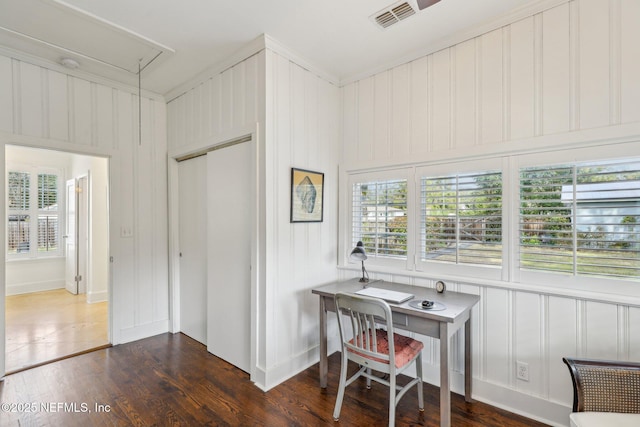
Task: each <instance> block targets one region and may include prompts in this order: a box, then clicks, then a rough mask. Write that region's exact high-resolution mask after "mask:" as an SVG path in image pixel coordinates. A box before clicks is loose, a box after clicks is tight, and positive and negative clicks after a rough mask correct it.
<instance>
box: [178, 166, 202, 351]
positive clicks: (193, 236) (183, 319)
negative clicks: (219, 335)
mask: <svg viewBox="0 0 640 427" xmlns="http://www.w3.org/2000/svg"><path fill="white" fill-rule="evenodd" d="M178 186H179V187H178V197H179V204H180V207H179V211H178V216H179V225H178V227H179V230H178V232H179V235H180V241H179V245H180V330H181V331H182V332H183V333H184V334H186V335H188V336H190V337H191V338H193V339H195V340H196V341H199V342H201V343H202V344H206V343H207V239H206V236H207V234H206V231H207V158H206V156H201V157H196V158H194V159H190V160H185V161H183V162H180V163H179V164H178Z"/></svg>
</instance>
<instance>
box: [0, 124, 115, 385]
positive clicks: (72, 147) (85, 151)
mask: <svg viewBox="0 0 640 427" xmlns="http://www.w3.org/2000/svg"><path fill="white" fill-rule="evenodd" d="M7 145H15V146H19V147H25V148H36V149H42V150H52V151H58V152H62V153H68V154H78V155H82V156H90V157H99V158H103V159H106V160H107V175H108V176H107V182H108V183H109V184H108V202H107V227H108V229H111V228H112V224H111V222H112V221H113V215H112V212H111V210H112V209H111V202H110V200H111V191H112V186H111V176H112V175H113V173H114V170H113V168H114V165H113V152H112V151H111V150H107V149H102V148H99V147H93V146H86V147H85V146H79V145H77V144H72V143H66V142H61V141H57V140H49V139H45V138H37V137H24V136H21V135H7V136H3V135H0V176H1V177H2V180H3V182H4V180H5V177H6V173H7V171H6V146H7ZM65 197H66V195H65ZM0 200H6V185H5V184H3V185H0ZM1 211H2V212H0V219H1V220H2V224H6V223H7V211H6V209H2V210H1ZM6 241H7V232H6V227H5V226H4V225H2V226H0V242H2V243H1V245H0V246H2V249H0V256H2V259H6V257H7V248H6ZM112 247H113V242H112V236H111V233H109V239H108V241H107V253H111V248H112ZM6 274H7V271H6V262H1V263H0V381H2V380H3V379H4V376H5V374H6V363H5V362H6V333H5V328H6V316H5V306H6V300H5V297H6V289H7V277H6ZM107 276H108V277H107V295H108V296H107V298H108V301H109V307H108V313H107V317H108V319H107V339H108V341H109V342H112V341H113V283H112V279H113V274H112V271H111V264H110V266H109V269H108V270H107Z"/></svg>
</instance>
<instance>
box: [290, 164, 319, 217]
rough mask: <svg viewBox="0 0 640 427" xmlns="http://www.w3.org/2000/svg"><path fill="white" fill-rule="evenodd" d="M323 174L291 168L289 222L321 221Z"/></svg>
mask: <svg viewBox="0 0 640 427" xmlns="http://www.w3.org/2000/svg"><path fill="white" fill-rule="evenodd" d="M323 201H324V174H323V173H321V172H313V171H308V170H304V169H296V168H291V222H322V207H323V206H322V204H323Z"/></svg>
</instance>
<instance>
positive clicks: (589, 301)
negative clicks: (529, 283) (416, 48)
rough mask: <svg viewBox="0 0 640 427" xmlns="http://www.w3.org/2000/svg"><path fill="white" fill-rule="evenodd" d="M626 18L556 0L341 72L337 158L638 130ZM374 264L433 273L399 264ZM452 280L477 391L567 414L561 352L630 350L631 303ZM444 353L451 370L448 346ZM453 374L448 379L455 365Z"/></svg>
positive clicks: (622, 6) (617, 0)
mask: <svg viewBox="0 0 640 427" xmlns="http://www.w3.org/2000/svg"><path fill="white" fill-rule="evenodd" d="M638 22H640V2H637V1H635V0H579V1H578V0H576V1H568V2H566V3H563V4H560V5H557V6H555V7H553V8H551V9H548V10H545V11H543V12H541V13H537V14H535V15H533V16H530V17H528V18H525V19H521V20H519V21H517V22H513V23H511V24H509V25H506V26H503V27H501V28H498V29H495V30H492V31H490V32H488V33H486V34H483V35H481V36H478V37H474V38H472V39H469V40H467V41H464V42H462V43H459V44H456V45H453V46H451V47H449V48H446V49H443V50H440V51H438V52H435V53H433V54H430V55H428V56H425V57H423V58H420V59H417V60H414V61H412V62H410V63H406V64H403V65H399V66H397V67H394V68H392V69H390V70H388V71H385V72H381V73H378V74H376V75H373V76H371V77H368V78H364V79H362V80H359V81H356V82H353V83H350V84H348V85H346V86H344V87H343V88H342V93H341V95H342V104H343V126H344V128H343V137H342V140H343V144H344V145H343V150H344V160H345V170H359V169H366V168H371V167H389V166H392V165H403V164H414V163H416V162H429V161H434V160H436V161H437V160H447V159H456V158H461V159H462V158H469V157H473V155H475V154H477V155H482V154H484V153H493V154H500V153H506V152H509V151H511V150H514V149H518V147H519V149H527V150H531V149H535V148H536V146H540V147H547V148H548V147H550V146H551V147H552V146H554V145H557V146H558V147H560V146H563V145H567V144H573V145H574V146H576V145H580V143H581V142H582V141H585V142H588V143H591V144H593V143H594V141H596V140H597V141H599V142H597V143H598V144H607V143H608V142H611V143H613V142H616V141H617V140H618V139H619V138H623V139H626V140H630V141H634V140H635V141H640V126H638V125H639V124H640V78H638V76H640V44H639V43H638V40H640V26H638V25H637V24H638ZM635 146H636V147H637V145H635ZM611 149H612V150H620V149H619V148H616V147H614V146H613V144H612V148H611ZM619 154H620V155H621V156H623V157H624V156H626V155H638V153H637V152H623V151H620V153H619ZM343 219H345V220H346V218H343ZM345 274H346V273H345ZM378 276H379V277H382V278H385V279H388V280H395V281H399V282H406V283H412V284H417V285H423V286H433V284H432V282H431V281H430V280H428V279H426V278H424V277H423V278H419V277H411V275H410V273H408V272H398V273H397V274H393V273H391V274H385V275H378ZM471 282H472V281H471ZM453 288H454V289H458V290H461V291H464V292H469V293H474V294H479V295H480V296H481V302H480V304H479V305H478V306H477V308H476V309H475V310H474V313H473V320H474V322H475V326H474V328H473V346H474V361H473V363H474V365H473V366H474V387H475V389H474V392H475V397H477V398H478V399H481V400H485V401H488V402H492V403H494V404H496V405H498V406H502V407H506V408H510V409H512V410H516V411H518V412H521V413H524V414H528V415H530V416H532V417H535V418H538V419H541V420H546V421H549V422H551V423H554V424H558V425H567V424H568V412H569V408H570V406H571V403H572V397H573V395H572V389H571V381H570V377H569V374H568V370H567V368H566V367H565V366H564V364H563V363H562V361H561V358H562V357H563V356H576V355H578V356H585V357H594V358H613V359H618V358H619V359H631V360H640V324H639V323H638V322H637V321H638V320H639V319H640V308H639V307H637V306H636V305H635V304H634V303H630V304H624V303H611V302H606V301H599V300H597V299H593V298H590V297H588V296H587V295H585V297H584V298H580V297H578V298H576V297H575V296H573V297H570V296H565V295H562V293H561V292H558V293H556V294H554V293H548V292H545V293H537V292H535V291H529V290H527V291H524V290H518V289H516V287H514V289H509V288H508V287H506V288H505V287H498V286H493V287H492V286H477V285H473V284H469V283H462V282H460V283H457V284H453ZM426 341H427V342H428V343H429V344H428V346H427V347H428V348H427V350H426V351H427V354H431V355H432V357H427V358H425V359H426V362H425V363H426V364H427V365H428V366H426V368H427V369H426V372H427V376H429V378H430V380H433V381H437V370H436V365H437V364H438V360H437V357H436V355H437V351H436V350H437V346H438V343H437V342H434V341H432V340H429V339H427V340H426ZM454 348H456V349H457V346H454ZM453 359H454V363H455V364H456V365H457V367H458V370H462V369H463V366H462V364H461V360H462V356H461V354H455V355H454V356H453ZM517 360H522V361H526V362H527V363H529V372H530V381H529V382H523V381H520V380H517V379H516V378H515V362H516V361H517ZM454 382H455V383H456V385H457V386H458V387H460V376H459V375H457V376H454Z"/></svg>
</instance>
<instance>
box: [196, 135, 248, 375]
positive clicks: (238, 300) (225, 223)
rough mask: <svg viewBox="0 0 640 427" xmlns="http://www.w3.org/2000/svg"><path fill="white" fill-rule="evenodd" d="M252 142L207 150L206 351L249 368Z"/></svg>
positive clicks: (238, 365)
mask: <svg viewBox="0 0 640 427" xmlns="http://www.w3.org/2000/svg"><path fill="white" fill-rule="evenodd" d="M253 146H254V143H253V141H250V142H244V143H241V144H237V145H233V146H231V147H227V148H222V149H220V150H215V151H211V152H209V153H208V154H207V175H208V178H207V187H208V188H207V192H208V197H207V200H208V207H207V213H208V214H207V217H208V227H207V228H208V230H207V241H208V245H209V251H208V265H207V268H208V287H207V292H208V296H207V299H208V319H207V350H209V352H211V353H213V354H215V355H216V356H218V357H220V358H222V359H224V360H226V361H227V362H229V363H231V364H233V365H235V366H237V367H238V368H240V369H242V370H244V371H246V372H250V362H251V323H250V320H251V311H250V305H251V304H250V302H251V299H250V297H251V250H252V249H251V248H252V245H251V234H252V224H251V221H252V218H253V211H254V206H255V203H254V202H253V199H254V197H255V196H254V195H255V190H254V186H253V180H254V171H253V169H254V168H253V164H254V161H253V154H252V150H253Z"/></svg>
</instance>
